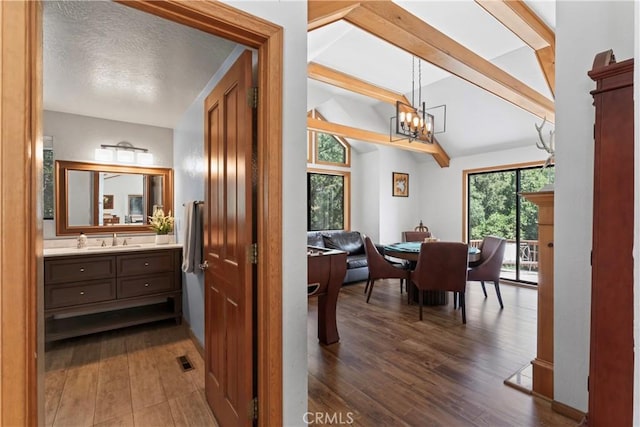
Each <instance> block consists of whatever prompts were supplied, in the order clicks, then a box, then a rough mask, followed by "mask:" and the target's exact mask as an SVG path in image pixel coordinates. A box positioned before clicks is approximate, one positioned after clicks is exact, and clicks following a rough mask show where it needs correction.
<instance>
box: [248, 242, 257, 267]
mask: <svg viewBox="0 0 640 427" xmlns="http://www.w3.org/2000/svg"><path fill="white" fill-rule="evenodd" d="M249 259H250V260H251V264H257V263H258V244H257V243H252V244H251V246H249Z"/></svg>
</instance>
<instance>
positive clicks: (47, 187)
mask: <svg viewBox="0 0 640 427" xmlns="http://www.w3.org/2000/svg"><path fill="white" fill-rule="evenodd" d="M53 164H54V162H53V150H52V149H51V148H45V149H44V150H43V160H42V196H43V197H42V200H43V203H42V209H43V212H42V218H43V219H53V207H54V192H53V185H54V179H53V177H54V174H53Z"/></svg>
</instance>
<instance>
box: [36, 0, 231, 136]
mask: <svg viewBox="0 0 640 427" xmlns="http://www.w3.org/2000/svg"><path fill="white" fill-rule="evenodd" d="M43 22H44V41H43V44H44V49H43V51H44V64H43V70H44V76H43V86H44V99H43V103H44V108H45V109H47V110H52V111H61V112H66V113H73V114H81V115H85V116H92V117H100V118H105V119H111V120H120V121H125V122H132V123H141V124H147V125H153V126H160V127H166V128H173V127H174V126H175V125H176V123H177V122H178V120H179V119H180V117H181V116H182V114H183V113H184V112H185V110H186V109H187V107H188V106H189V105H190V104H191V103H192V102H193V100H194V99H195V98H196V96H197V95H198V94H199V93H200V91H201V90H202V89H203V88H204V86H205V85H206V83H207V82H208V81H209V79H210V78H211V77H212V76H213V74H214V73H215V72H216V71H217V70H218V68H219V67H220V65H222V63H223V62H224V60H225V59H226V58H227V57H228V55H229V54H230V53H231V51H232V50H233V48H234V47H235V46H236V44H235V43H232V42H230V41H227V40H224V39H221V38H219V37H215V36H212V35H210V34H207V33H204V32H202V31H199V30H196V29H193V28H190V27H187V26H184V25H179V24H176V23H173V22H170V21H167V20H164V19H162V18H158V17H155V16H153V15H150V14H147V13H143V12H140V11H137V10H134V9H131V8H129V7H126V6H122V5H119V4H117V3H112V2H107V1H46V2H44V14H43Z"/></svg>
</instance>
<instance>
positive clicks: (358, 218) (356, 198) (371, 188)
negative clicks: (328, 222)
mask: <svg viewBox="0 0 640 427" xmlns="http://www.w3.org/2000/svg"><path fill="white" fill-rule="evenodd" d="M357 157H358V162H357V164H356V165H355V167H352V168H351V178H352V187H351V206H352V207H353V208H354V209H353V210H352V215H351V229H352V230H356V231H360V232H362V233H364V234H366V235H367V236H369V237H371V240H373V241H374V242H379V241H380V175H379V174H378V173H377V170H378V166H379V165H380V152H379V151H370V152H368V153H362V154H358V156H357Z"/></svg>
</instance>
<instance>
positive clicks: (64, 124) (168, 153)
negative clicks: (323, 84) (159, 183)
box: [43, 111, 173, 168]
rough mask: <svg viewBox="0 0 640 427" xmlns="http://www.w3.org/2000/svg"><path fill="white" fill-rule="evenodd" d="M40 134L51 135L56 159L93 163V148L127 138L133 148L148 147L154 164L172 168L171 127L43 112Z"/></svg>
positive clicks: (113, 143)
mask: <svg viewBox="0 0 640 427" xmlns="http://www.w3.org/2000/svg"><path fill="white" fill-rule="evenodd" d="M43 134H44V135H47V136H52V137H53V152H54V157H55V159H56V160H75V161H81V162H94V161H95V160H94V150H95V149H96V148H100V144H109V145H115V144H117V143H118V142H120V141H127V142H130V143H131V144H133V145H135V146H136V147H140V148H147V149H149V152H150V153H152V154H153V165H154V166H158V167H165V168H170V167H173V145H172V141H173V131H172V130H171V129H167V128H161V127H157V126H147V125H140V124H136V123H128V122H119V121H116V120H106V119H99V118H97V117H88V116H80V115H77V114H67V113H60V112H56V111H45V112H44V117H43Z"/></svg>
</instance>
